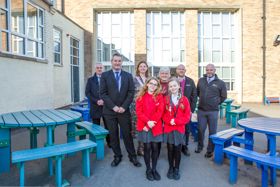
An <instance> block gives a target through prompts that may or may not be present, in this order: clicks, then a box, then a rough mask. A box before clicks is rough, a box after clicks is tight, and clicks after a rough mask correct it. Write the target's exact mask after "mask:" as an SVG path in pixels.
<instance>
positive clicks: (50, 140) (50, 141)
mask: <svg viewBox="0 0 280 187" xmlns="http://www.w3.org/2000/svg"><path fill="white" fill-rule="evenodd" d="M52 136H53V133H52V127H51V126H47V143H46V145H45V146H52V145H53V138H52ZM48 166H49V173H50V176H52V175H53V162H52V158H48Z"/></svg>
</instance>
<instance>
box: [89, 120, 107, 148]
mask: <svg viewBox="0 0 280 187" xmlns="http://www.w3.org/2000/svg"><path fill="white" fill-rule="evenodd" d="M102 120H103V123H104V128H105V129H106V130H109V129H108V127H107V123H106V121H105V119H104V117H102ZM100 121H101V118H92V123H93V124H96V125H100ZM106 142H107V145H109V146H110V136H109V135H107V136H106Z"/></svg>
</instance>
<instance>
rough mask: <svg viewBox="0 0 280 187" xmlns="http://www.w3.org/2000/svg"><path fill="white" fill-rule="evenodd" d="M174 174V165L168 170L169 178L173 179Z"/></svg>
mask: <svg viewBox="0 0 280 187" xmlns="http://www.w3.org/2000/svg"><path fill="white" fill-rule="evenodd" d="M173 174H174V169H173V167H169V169H168V172H167V178H169V179H173Z"/></svg>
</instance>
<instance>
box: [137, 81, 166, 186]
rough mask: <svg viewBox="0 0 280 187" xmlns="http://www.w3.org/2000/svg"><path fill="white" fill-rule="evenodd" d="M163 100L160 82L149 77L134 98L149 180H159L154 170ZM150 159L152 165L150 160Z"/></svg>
mask: <svg viewBox="0 0 280 187" xmlns="http://www.w3.org/2000/svg"><path fill="white" fill-rule="evenodd" d="M163 110H164V101H163V96H162V94H161V86H160V82H159V80H158V79H157V78H155V77H151V78H149V79H148V80H147V81H146V83H145V84H144V86H143V87H142V89H141V90H140V91H139V94H138V96H137V98H136V115H137V131H138V137H137V138H138V140H139V141H141V142H143V143H144V160H145V164H146V168H147V170H146V178H147V179H148V180H150V181H152V180H160V178H161V177H160V175H159V173H158V172H157V170H156V165H157V160H158V151H159V150H158V147H159V146H158V144H159V143H161V142H162V141H163V137H162V134H163V128H162V120H161V117H162V114H163ZM151 159H152V167H151V166H150V160H151Z"/></svg>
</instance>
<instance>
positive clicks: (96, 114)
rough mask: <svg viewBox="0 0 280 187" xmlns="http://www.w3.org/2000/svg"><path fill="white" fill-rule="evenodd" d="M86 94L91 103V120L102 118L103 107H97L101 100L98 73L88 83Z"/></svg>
mask: <svg viewBox="0 0 280 187" xmlns="http://www.w3.org/2000/svg"><path fill="white" fill-rule="evenodd" d="M85 94H86V96H87V98H88V99H89V102H90V116H91V118H101V117H102V108H103V106H99V105H97V101H98V100H99V99H100V93H99V83H98V77H97V75H96V73H95V74H94V75H93V76H92V77H90V78H89V79H88V81H87V85H86V91H85Z"/></svg>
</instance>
